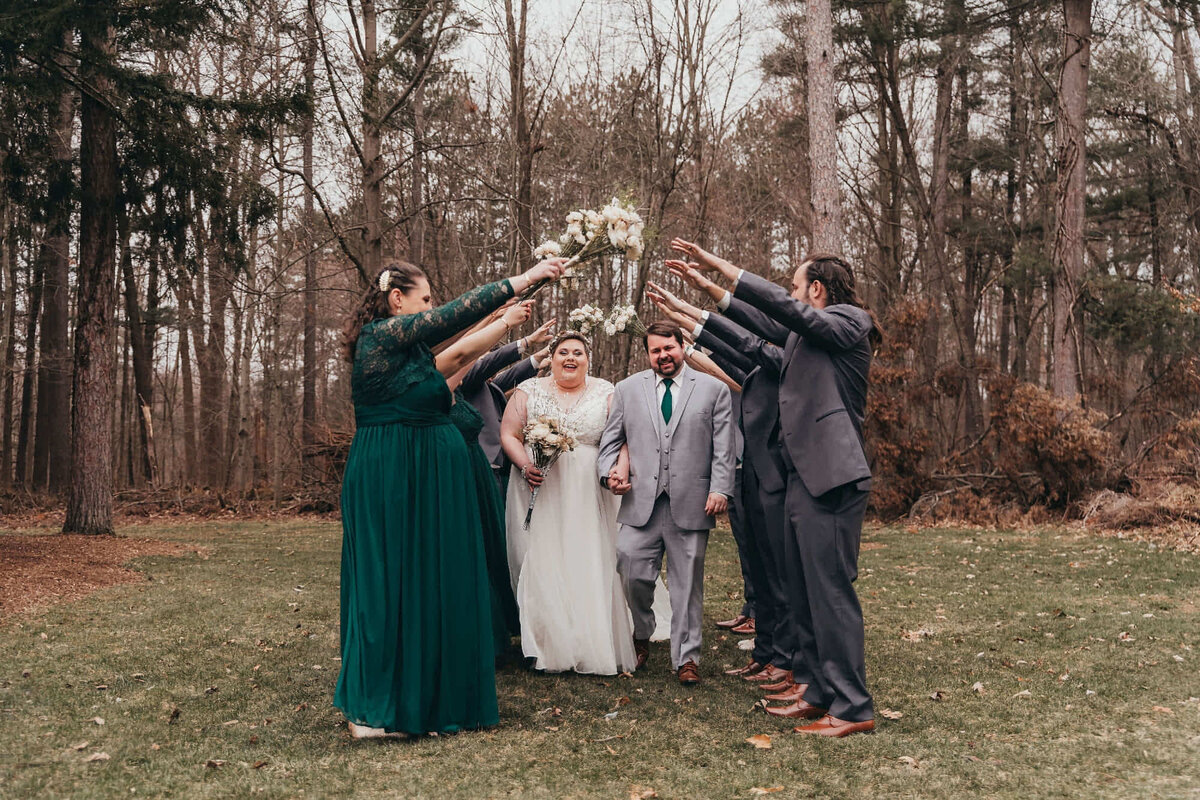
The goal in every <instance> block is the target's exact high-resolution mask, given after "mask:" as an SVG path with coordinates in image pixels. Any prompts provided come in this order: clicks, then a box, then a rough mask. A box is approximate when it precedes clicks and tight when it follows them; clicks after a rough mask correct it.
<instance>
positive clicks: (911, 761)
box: [897, 756, 921, 769]
mask: <svg viewBox="0 0 1200 800" xmlns="http://www.w3.org/2000/svg"><path fill="white" fill-rule="evenodd" d="M897 761H899V762H900V763H901V764H906V765H908V767H909V768H910V769H920V768H921V762H920V761H918V760H917V759H915V758H913V757H912V756H900V758H898V759H897Z"/></svg>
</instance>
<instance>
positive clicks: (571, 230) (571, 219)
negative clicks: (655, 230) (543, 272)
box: [525, 197, 646, 297]
mask: <svg viewBox="0 0 1200 800" xmlns="http://www.w3.org/2000/svg"><path fill="white" fill-rule="evenodd" d="M566 222H567V229H566V231H565V232H564V233H563V234H562V235H561V236H559V237H558V238H557V239H549V240H547V241H545V242H542V243H541V244H540V245H538V246H537V247H536V248H535V249H534V251H533V256H534V258H536V259H538V260H539V261H542V260H545V259H547V258H554V257H556V256H563V257H565V258H567V259H568V260H567V263H566V269H565V272H564V273H563V279H564V280H566V281H571V280H573V279H574V278H575V277H577V270H576V269H575V267H576V266H577V265H580V264H583V263H585V262H588V261H593V260H595V259H597V258H600V257H601V256H607V255H620V256H622V257H623V258H625V259H626V260H627V261H638V260H640V259H641V257H642V253H643V252H645V249H646V243H645V241H644V240H643V239H642V233H643V231H644V230H645V228H646V223H645V222H643V221H642V217H641V215H640V214H638V212H637V209H635V208H634V207H633V205H632V204H630V203H623V202H621V200H619V199H618V198H616V197H614V198H613V199H612V201H611V202H609V204H608V205H606V206H604V208H602V209H600V210H599V211H593V210H591V209H580V210H578V211H572V212H571V213H570V214H567V218H566ZM545 285H546V281H542V282H540V283H538V284H536V285H535V286H533V287H531V288H530V289H528V290H527V291H526V293H525V296H526V297H529V296H532V295H533V294H536V293H537V292H538V291H540V290H541V289H542V288H543V287H544V286H545Z"/></svg>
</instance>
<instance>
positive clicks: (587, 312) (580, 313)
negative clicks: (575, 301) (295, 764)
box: [567, 303, 604, 336]
mask: <svg viewBox="0 0 1200 800" xmlns="http://www.w3.org/2000/svg"><path fill="white" fill-rule="evenodd" d="M602 324H604V309H601V308H598V307H596V306H594V305H592V304H591V303H588V304H586V305H582V306H580V307H579V308H576V309H574V310H572V311H571V313H570V314H568V315H567V328H568V329H570V330H573V331H577V332H578V333H581V334H583V335H584V336H590V335H591V333H592V331H593V330H595V329H596V328H597V327H599V326H600V325H602Z"/></svg>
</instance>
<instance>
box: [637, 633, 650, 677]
mask: <svg viewBox="0 0 1200 800" xmlns="http://www.w3.org/2000/svg"><path fill="white" fill-rule="evenodd" d="M633 654H634V655H635V656H637V664H636V666H634V668H633V669H634V671H635V672H636V671H637V670H639V669H641V668H642V667H644V666H646V662H647V661H649V660H650V640H649V639H634V640H633Z"/></svg>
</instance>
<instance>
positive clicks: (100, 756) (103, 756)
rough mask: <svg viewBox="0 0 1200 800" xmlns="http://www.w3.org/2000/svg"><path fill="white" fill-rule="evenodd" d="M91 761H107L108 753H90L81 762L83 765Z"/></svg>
mask: <svg viewBox="0 0 1200 800" xmlns="http://www.w3.org/2000/svg"><path fill="white" fill-rule="evenodd" d="M93 761H108V753H92V754H91V755H90V756H88V757H87V758H85V759H84V760H83V763H85V764H90V763H91V762H93Z"/></svg>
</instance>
